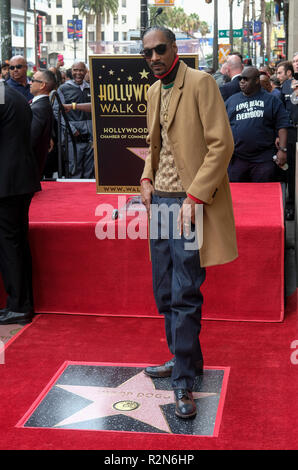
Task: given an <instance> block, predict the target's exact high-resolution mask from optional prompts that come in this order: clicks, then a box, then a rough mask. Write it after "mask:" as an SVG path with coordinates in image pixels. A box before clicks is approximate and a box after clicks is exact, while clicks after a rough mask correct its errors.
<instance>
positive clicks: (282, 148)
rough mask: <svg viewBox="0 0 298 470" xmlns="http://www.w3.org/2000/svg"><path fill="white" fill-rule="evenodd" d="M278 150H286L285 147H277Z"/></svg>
mask: <svg viewBox="0 0 298 470" xmlns="http://www.w3.org/2000/svg"><path fill="white" fill-rule="evenodd" d="M278 150H281V151H282V152H287V150H288V149H287V147H279V148H278Z"/></svg>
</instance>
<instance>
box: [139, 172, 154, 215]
mask: <svg viewBox="0 0 298 470" xmlns="http://www.w3.org/2000/svg"><path fill="white" fill-rule="evenodd" d="M153 191H154V188H153V186H152V184H151V182H150V181H148V180H144V181H142V182H141V199H142V203H143V204H144V206H145V207H146V209H147V214H148V217H150V204H151V199H152V193H153Z"/></svg>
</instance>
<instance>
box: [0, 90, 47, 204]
mask: <svg viewBox="0 0 298 470" xmlns="http://www.w3.org/2000/svg"><path fill="white" fill-rule="evenodd" d="M0 86H1V87H4V90H3V88H2V91H4V103H3V102H2V101H1V102H2V104H1V102H0V197H1V198H3V197H8V196H16V195H20V194H29V193H33V192H35V191H38V190H40V189H41V188H40V182H39V175H38V168H37V164H36V160H35V158H34V155H33V152H32V148H31V120H32V112H31V109H30V105H29V104H28V103H27V100H26V98H25V97H24V96H22V95H21V94H20V93H18V92H17V91H15V90H14V89H13V88H11V87H9V86H8V85H6V83H3V82H2V83H1V84H0Z"/></svg>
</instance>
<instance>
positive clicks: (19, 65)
mask: <svg viewBox="0 0 298 470" xmlns="http://www.w3.org/2000/svg"><path fill="white" fill-rule="evenodd" d="M22 67H25V66H24V65H22V64H18V65H10V67H9V70H14V69H18V70H20V69H21V68H22Z"/></svg>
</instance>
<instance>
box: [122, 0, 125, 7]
mask: <svg viewBox="0 0 298 470" xmlns="http://www.w3.org/2000/svg"><path fill="white" fill-rule="evenodd" d="M122 8H126V0H122Z"/></svg>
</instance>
